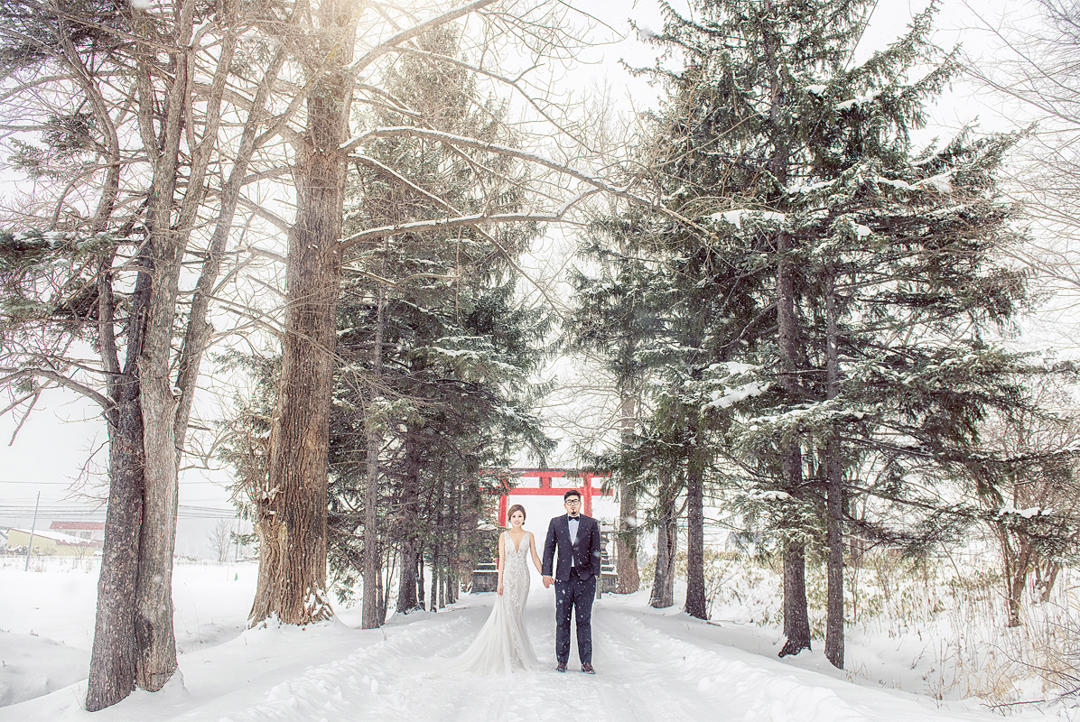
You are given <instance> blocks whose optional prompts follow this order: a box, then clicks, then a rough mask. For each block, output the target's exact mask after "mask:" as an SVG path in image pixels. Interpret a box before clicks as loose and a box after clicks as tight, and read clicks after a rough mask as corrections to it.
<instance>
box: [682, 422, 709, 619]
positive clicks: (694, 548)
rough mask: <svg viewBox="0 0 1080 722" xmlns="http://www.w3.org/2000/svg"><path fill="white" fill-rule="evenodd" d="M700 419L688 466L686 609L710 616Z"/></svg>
mask: <svg viewBox="0 0 1080 722" xmlns="http://www.w3.org/2000/svg"><path fill="white" fill-rule="evenodd" d="M701 433H702V432H701V421H700V419H698V418H697V417H696V415H695V418H694V419H693V421H692V422H691V424H690V434H691V438H690V456H689V458H688V460H687V469H686V613H687V614H689V615H690V616H691V617H697V618H698V619H708V614H707V612H706V599H705V504H704V502H705V499H704V496H705V480H704V478H703V477H704V475H705V458H704V453H703V449H702V447H703V445H704V443H703V440H702V439H701Z"/></svg>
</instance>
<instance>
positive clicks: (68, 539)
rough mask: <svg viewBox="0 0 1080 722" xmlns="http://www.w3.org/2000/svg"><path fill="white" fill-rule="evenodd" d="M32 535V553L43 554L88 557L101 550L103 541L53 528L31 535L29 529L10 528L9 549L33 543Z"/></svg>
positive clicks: (8, 533)
mask: <svg viewBox="0 0 1080 722" xmlns="http://www.w3.org/2000/svg"><path fill="white" fill-rule="evenodd" d="M31 536H33V539H34V541H33V546H32V547H31V549H30V552H31V553H32V554H41V555H42V556H68V557H86V556H91V555H92V554H94V553H96V552H98V551H100V550H101V542H96V541H93V540H90V539H82V538H80V537H77V536H71V535H70V534H64V533H62V532H57V531H52V530H49V531H34V532H33V534H32V535H31V532H30V530H29V529H8V530H7V546H8V549H19V548H23V549H25V548H26V547H27V546H28V545H29V544H30V543H31V542H30V538H31Z"/></svg>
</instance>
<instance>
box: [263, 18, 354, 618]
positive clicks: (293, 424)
mask: <svg viewBox="0 0 1080 722" xmlns="http://www.w3.org/2000/svg"><path fill="white" fill-rule="evenodd" d="M354 16H355V12H354V8H353V6H352V4H351V3H349V2H346V1H345V0H323V2H322V3H320V6H319V9H318V15H317V22H318V26H319V27H318V32H317V38H318V41H317V48H312V50H313V51H315V52H314V53H313V56H312V57H311V58H310V61H311V65H310V66H309V69H308V70H309V73H310V76H311V77H312V80H311V86H312V87H311V88H310V90H309V92H308V95H307V128H306V130H305V132H304V134H303V136H302V138H301V139H300V141H299V147H298V148H297V152H296V161H295V170H294V171H293V178H294V182H295V187H296V200H297V211H296V221H295V223H294V225H293V227H292V229H291V230H290V232H289V248H288V256H287V262H286V279H285V285H286V299H287V302H286V307H285V334H284V338H283V339H282V356H281V378H280V380H279V383H278V394H277V405H276V408H275V413H274V420H273V426H272V427H271V432H270V453H269V462H268V465H267V466H268V470H269V483H270V488H271V489H273V490H275V494H274V496H273V497H272V498H271V499H270V505H271V507H272V511H273V512H274V515H275V517H276V518H277V521H276V523H277V524H278V525H279V528H278V529H277V534H276V535H274V537H273V538H271V539H268V540H267V541H268V542H269V544H270V545H271V546H273V547H276V548H274V549H267V550H266V554H267V555H268V557H275V556H278V555H280V560H281V562H280V564H277V565H273V566H271V565H269V564H267V565H265V569H264V565H263V563H262V559H261V558H260V565H259V574H260V577H262V576H263V575H264V574H271V573H273V576H269V577H268V578H267V579H266V580H265V584H264V583H263V580H261V579H260V588H261V589H264V590H265V596H264V597H263V598H260V599H256V603H255V606H254V608H253V611H254V615H253V617H254V621H258V620H261V619H263V618H266V617H268V616H270V615H277V616H278V618H279V619H281V620H282V621H283V622H286V623H288V624H307V623H309V622H314V621H318V620H322V619H328V618H330V617H331V616H332V615H333V611H332V609H331V607H330V602H329V599H328V596H327V594H326V512H327V457H328V452H329V437H330V397H331V391H332V388H333V372H334V360H333V354H334V347H335V344H336V342H337V328H336V320H337V319H336V310H337V302H338V296H339V293H340V286H341V243H340V241H341V227H342V214H343V203H344V195H345V153H344V152H343V151H342V146H343V145H344V144H345V141H346V140H348V130H349V105H350V98H351V90H350V88H351V82H352V79H351V77H350V76H349V74H348V73H347V71H346V67H347V66H348V65H349V63H350V61H351V60H352V57H353V48H354V35H355V26H354V24H353V23H354ZM328 58H333V60H332V67H329V68H327V67H325V66H324V63H326V62H327V59H328ZM365 531H366V530H365ZM260 549H262V547H260ZM260 556H261V555H260Z"/></svg>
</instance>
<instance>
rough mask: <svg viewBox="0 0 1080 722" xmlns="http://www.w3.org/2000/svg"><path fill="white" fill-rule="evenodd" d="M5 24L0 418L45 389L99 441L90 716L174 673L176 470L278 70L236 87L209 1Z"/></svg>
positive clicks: (14, 16) (47, 7)
mask: <svg viewBox="0 0 1080 722" xmlns="http://www.w3.org/2000/svg"><path fill="white" fill-rule="evenodd" d="M4 13H5V17H4V23H3V24H2V28H3V29H2V30H0V43H2V44H3V47H4V51H5V52H4V67H3V73H2V76H0V81H2V82H3V88H4V97H5V99H6V103H5V106H4V107H5V112H8V113H10V114H12V117H11V118H10V123H8V124H7V125H6V126H5V127H6V129H7V133H8V134H9V135H8V138H9V143H10V145H9V149H10V150H12V151H13V163H14V166H15V168H16V169H17V170H20V171H22V172H24V173H26V174H27V175H30V176H31V177H33V178H34V179H35V181H36V182H35V184H34V185H33V193H32V194H30V195H28V196H27V197H26V198H24V199H19V205H18V207H16V208H14V209H11V210H9V212H8V213H7V214H6V215H7V217H6V221H7V223H8V224H9V225H10V227H11V229H12V230H17V231H19V233H18V234H16V235H12V236H9V237H8V240H7V241H6V242H5V243H4V244H3V246H2V248H0V250H2V252H3V256H4V260H5V261H6V263H5V266H4V268H5V271H4V273H3V278H2V281H3V284H4V292H5V298H6V300H7V301H8V302H14V303H16V305H18V306H19V307H20V308H21V309H22V313H20V314H19V315H17V316H15V317H13V318H12V319H11V323H8V324H5V327H4V329H3V333H4V343H3V351H2V356H0V382H2V383H3V384H4V385H5V387H6V388H7V389H8V391H9V394H10V399H11V403H10V404H8V405H7V407H6V408H5V409H4V410H5V411H8V412H12V413H21V414H24V416H25V414H28V413H30V412H31V411H32V409H33V408H34V406H35V404H36V402H37V400H38V399H39V398H40V396H41V394H42V393H43V392H45V391H46V390H48V389H50V388H53V387H63V388H66V389H69V390H71V391H74V392H76V393H79V394H81V395H83V396H84V397H86V398H88V399H91V400H92V401H94V402H95V403H97V404H98V405H99V406H100V407H101V411H102V415H103V417H104V418H105V420H106V422H107V424H108V430H109V478H110V487H109V504H108V512H107V516H106V537H105V545H104V550H103V558H102V566H101V578H100V582H99V589H98V610H97V618H96V625H95V637H94V647H93V652H92V657H91V669H90V679H89V685H88V694H87V708H88V709H91V710H96V709H101V708H103V707H106V706H109V705H111V704H113V703H115V702H117V701H119V700H120V699H122V698H123V697H124V696H126V695H127V694H128V693H129V692H130V691H131V690H132V689H133V687H134V685H135V684H136V683H137V684H138V685H139V686H141V687H143V688H145V689H148V690H157V689H160V688H161V686H162V685H164V684H165V682H166V681H167V680H168V679H169V678H170V677H171V675H172V673H173V671H174V670H175V669H176V664H177V662H176V649H175V641H174V635H173V628H172V602H171V574H172V555H173V548H174V540H175V525H176V504H177V474H178V467H179V462H180V458H181V453H182V449H183V447H184V442H185V439H186V432H187V428H188V421H189V417H190V413H191V404H192V400H193V397H194V394H195V381H196V378H197V376H198V370H199V365H200V359H201V357H202V354H203V352H204V350H205V347H206V345H207V343H208V341H209V339H210V335H211V329H210V324H209V322H208V309H209V303H210V300H211V298H212V297H213V295H214V293H215V292H217V291H218V290H219V286H220V282H219V279H220V276H221V267H222V263H223V258H224V252H225V249H226V245H227V243H228V241H229V239H230V237H231V235H232V234H231V231H232V222H233V217H234V214H235V212H236V209H237V206H238V204H239V202H240V200H241V194H240V191H241V189H242V188H243V186H244V184H245V183H246V182H250V178H249V166H250V163H251V160H252V157H253V154H254V153H255V151H256V149H257V148H258V147H259V146H260V145H261V144H264V143H265V142H266V141H267V140H268V139H269V138H272V137H276V132H274V131H273V126H274V122H276V121H277V119H276V118H273V117H271V116H270V114H269V113H267V112H266V108H267V105H268V96H269V92H270V90H271V88H272V87H273V84H274V81H275V76H276V73H277V71H278V70H279V69H280V68H281V63H280V61H278V60H273V59H272V60H271V61H270V62H269V63H268V69H267V70H266V72H265V73H263V74H259V73H254V74H252V75H249V74H248V73H247V71H249V70H250V69H251V68H252V67H253V66H252V64H251V60H252V59H251V58H248V59H247V60H246V61H245V60H244V59H242V58H238V57H237V54H238V46H239V37H240V35H241V33H243V32H249V31H251V30H252V29H253V27H254V26H253V25H252V24H250V23H248V24H247V25H241V24H240V20H239V17H238V15H237V6H236V5H235V4H234V3H232V2H228V1H226V0H222V2H219V3H210V4H200V3H196V2H194V0H175V2H170V3H162V4H158V5H154V6H151V7H147V8H142V7H134V6H131V7H128V6H123V7H120V6H116V7H113V6H96V5H95V6H91V5H87V6H78V7H76V6H67V5H65V6H63V7H60V6H57V5H55V4H53V3H51V2H38V1H37V0H26V1H25V2H13V3H7V4H5V6H4ZM263 67H266V66H263ZM238 69H240V70H239V76H237V75H235V73H236V72H237V70H238ZM42 71H45V72H42ZM230 76H232V82H231V84H230V83H229V82H227V81H229V79H230ZM251 77H254V81H251ZM230 86H231V87H230ZM237 87H243V88H244V89H245V91H248V90H249V91H250V93H248V92H237V91H236V88H237ZM50 128H51V129H52V130H51V131H50V130H49V129H50ZM43 130H45V132H44V133H43V132H42V131H43ZM268 131H269V132H268ZM188 265H190V268H191V269H192V270H193V273H192V272H191V271H187V270H185V268H186V267H187V266H188ZM185 274H188V276H187V277H189V278H190V277H192V276H194V277H196V278H197V279H198V280H197V283H196V285H195V287H194V288H193V289H190V290H188V289H184V288H182V283H181V280H182V277H184V276H185ZM185 316H186V325H185V323H184V321H185ZM178 338H179V339H180V344H179V345H180V350H179V352H177V351H176V349H175V344H174V341H176V339H178Z"/></svg>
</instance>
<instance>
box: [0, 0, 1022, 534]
mask: <svg viewBox="0 0 1080 722" xmlns="http://www.w3.org/2000/svg"><path fill="white" fill-rule="evenodd" d="M973 4H976V5H977V7H978V10H979V13H981V14H982V17H983V19H984V20H987V21H990V22H992V23H995V24H1001V23H1002V21H1004V24H1007V25H1013V26H1020V27H1024V26H1030V24H1031V23H1032V20H1031V18H1033V17H1034V15H1035V12H1034V10H1033V9H1032V7H1031V5H1030V3H1028V2H1023V1H1018V0H1013V1H1012V2H1005V1H1004V0H977V3H976V2H974V0H973ZM925 5H926V2H924V1H922V0H918V1H916V0H882V1H881V2H879V3H878V7H877V9H876V10H875V13H874V16H873V20H872V22H871V25H870V27H869V28H868V30H867V32H866V35H865V37H864V39H863V43H862V44H861V45H860V54H864V53H865V52H868V51H869V50H872V49H874V48H876V47H880V46H881V45H882V44H884V43H887V42H888V41H889V40H890V39H892V38H893V37H895V36H896V35H897V33H898V32H900V31H901V30H902V29H903V27H904V26H905V25H906V24H907V22H908V21H909V19H910V17H911V15H912V13H913V12H916V11H918V10H920V9H922V8H923V7H924V6H925ZM577 6H578V7H581V8H584V9H587V10H589V11H590V12H592V13H593V14H595V15H596V16H597V17H599V18H602V19H603V20H605V21H606V22H608V23H610V24H611V25H612V26H614V27H616V28H618V29H620V30H623V31H626V29H627V25H626V17H628V16H633V17H636V18H638V19H639V22H640V24H642V25H643V26H645V27H657V26H658V25H659V15H658V13H657V11H656V7H655V4H654V3H653V2H652V0H633V1H632V2H623V3H619V2H618V1H617V0H616V2H612V0H578V2H577ZM613 6H618V8H617V9H613ZM981 24H982V23H981V21H980V20H979V19H978V18H976V17H975V16H974V15H973V13H972V11H971V9H970V8H969V7H968V5H967V4H966V3H965V2H964V1H963V0H945V1H944V3H943V9H942V13H941V15H940V19H939V28H940V30H939V31H938V33H937V36H936V38H937V41H938V42H939V43H940V44H941V45H944V46H952V45H955V44H956V43H958V42H962V43H963V45H964V47H965V48H966V49H967V51H968V52H969V53H970V54H972V55H975V56H977V57H982V58H985V60H986V61H987V62H990V61H992V59H993V57H994V55H995V54H996V53H997V52H998V51H997V50H996V48H997V42H996V41H995V40H994V38H993V37H992V36H991V35H990V34H989V33H987V32H985V31H984V30H980V26H981ZM646 52H647V51H646V49H645V48H644V46H642V44H641V43H639V42H637V41H636V40H634V39H633V38H630V39H628V40H627V41H626V42H624V43H622V44H620V45H617V46H609V47H607V48H606V49H604V50H603V52H601V51H597V54H596V56H595V57H594V58H591V59H590V60H593V61H596V62H593V63H592V64H589V65H586V66H584V67H582V68H581V69H580V72H578V73H574V74H573V78H574V82H578V83H581V84H582V87H583V88H586V89H588V88H600V87H606V88H608V89H609V92H610V95H611V97H612V99H613V101H615V102H616V103H618V104H620V105H621V107H624V108H626V107H631V99H630V98H628V97H627V96H628V94H630V95H632V98H633V104H634V106H635V107H642V103H643V102H644V103H647V102H649V100H650V98H651V97H652V96H651V94H650V92H649V91H648V90H647V89H644V88H643V86H642V85H641V84H640V83H639V82H637V81H631V80H630V79H629V78H628V77H627V76H626V74H625V73H624V72H623V71H622V69H621V68H620V67H619V66H618V64H617V60H618V59H619V58H620V57H622V58H628V59H630V60H631V62H632V63H634V64H648V55H646V54H645V53H646ZM1017 117H1020V112H1019V111H1018V110H1017V109H1016V108H1013V107H1008V106H1004V105H1003V104H1002V103H1001V101H1000V100H999V99H997V98H995V97H994V96H992V95H991V94H989V93H987V92H985V91H978V90H976V89H973V88H972V87H971V86H970V85H968V84H965V83H963V82H958V83H957V84H956V85H955V86H954V88H953V90H952V91H951V92H950V93H948V94H947V95H946V96H945V97H944V98H943V99H942V101H941V102H940V103H938V104H937V105H936V106H935V107H934V121H933V126H932V127H931V128H930V129H928V131H927V132H926V133H925V134H924V137H926V138H930V137H933V136H935V135H939V136H948V135H949V134H950V131H953V130H955V129H957V128H959V127H961V126H962V125H964V124H966V123H970V122H972V121H973V120H975V119H976V118H977V119H978V120H979V123H980V128H982V129H986V130H1000V129H1005V128H1008V127H1011V126H1010V124H1011V123H1012V122H1014V119H1016V118H1017ZM43 401H44V403H42V404H40V405H39V407H38V409H37V410H36V412H35V414H34V415H33V416H32V417H31V418H30V419H29V420H28V421H27V422H26V423H25V425H24V426H23V427H22V429H21V431H20V432H19V434H18V437H17V438H16V440H15V442H14V444H13V445H10V446H9V445H8V442H9V440H10V438H11V435H12V433H13V430H14V419H12V418H11V417H10V416H5V417H2V418H0V510H2V508H3V507H4V506H10V505H20V506H24V505H25V506H30V505H32V504H33V502H34V497H35V494H36V493H37V492H38V491H40V492H41V498H42V503H43V504H46V503H48V504H53V503H58V502H63V501H64V500H65V499H71V498H72V495H73V491H72V489H71V487H72V483H73V481H74V480H76V479H77V478H78V477H79V475H80V470H81V469H82V468H83V466H84V464H85V463H86V460H87V457H88V456H89V455H90V454H91V453H92V452H94V451H97V452H98V453H97V456H96V457H95V460H94V462H93V464H92V465H91V467H90V468H91V470H92V473H91V475H90V478H91V480H92V481H96V482H98V483H100V482H102V481H103V478H104V474H103V472H104V466H105V464H106V463H107V454H106V450H104V449H103V448H102V447H103V445H104V443H105V441H106V435H105V430H104V426H103V424H102V422H101V420H100V418H99V417H98V415H97V410H96V409H95V408H93V407H91V406H89V405H87V404H86V403H85V402H83V401H81V400H80V399H76V398H72V397H69V396H66V395H65V394H63V393H61V392H54V393H53V394H52V395H51V396H49V397H48V398H47V399H44V400H43ZM226 481H227V476H226V475H225V474H224V473H223V472H219V473H216V474H206V473H205V472H199V471H187V472H185V473H184V474H183V475H182V478H181V492H180V503H181V504H182V505H198V506H212V507H218V508H228V506H229V505H228V502H227V493H226V492H225V490H224V486H223V485H224V483H225V482H226ZM101 490H102V487H100V486H98V487H96V488H94V487H90V488H88V489H87V491H89V492H97V493H99V494H100V493H101ZM3 524H5V520H4V518H2V517H0V525H3Z"/></svg>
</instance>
